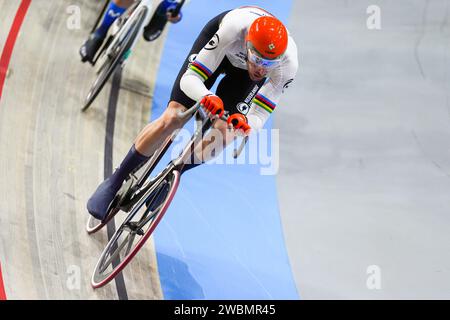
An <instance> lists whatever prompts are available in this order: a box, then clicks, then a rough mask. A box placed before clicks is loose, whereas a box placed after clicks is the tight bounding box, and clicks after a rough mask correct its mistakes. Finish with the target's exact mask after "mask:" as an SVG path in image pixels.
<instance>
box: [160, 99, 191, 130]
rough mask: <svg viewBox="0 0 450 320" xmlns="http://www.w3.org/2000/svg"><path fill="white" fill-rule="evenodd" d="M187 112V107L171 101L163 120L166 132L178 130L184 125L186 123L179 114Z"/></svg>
mask: <svg viewBox="0 0 450 320" xmlns="http://www.w3.org/2000/svg"><path fill="white" fill-rule="evenodd" d="M183 111H186V107H184V106H183V105H182V104H180V103H178V102H175V101H171V102H170V103H169V105H168V107H167V109H166V111H165V112H164V113H163V115H162V117H161V119H162V122H163V125H164V128H165V129H166V130H176V129H179V128H181V127H182V126H183V125H184V121H183V120H182V119H180V117H179V115H178V114H179V113H180V112H183Z"/></svg>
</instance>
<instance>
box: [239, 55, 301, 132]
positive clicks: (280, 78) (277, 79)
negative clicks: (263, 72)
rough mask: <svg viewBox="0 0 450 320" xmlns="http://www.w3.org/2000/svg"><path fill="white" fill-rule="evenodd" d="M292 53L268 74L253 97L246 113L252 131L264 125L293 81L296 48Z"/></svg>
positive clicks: (295, 67) (295, 72)
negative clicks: (271, 73) (266, 79)
mask: <svg viewBox="0 0 450 320" xmlns="http://www.w3.org/2000/svg"><path fill="white" fill-rule="evenodd" d="M294 53H295V54H291V55H290V56H291V58H289V59H288V60H287V61H286V62H284V63H283V64H282V65H281V66H280V67H279V68H278V69H277V70H274V72H273V75H270V78H269V80H268V81H267V82H266V83H265V84H264V85H263V86H262V88H261V89H260V90H259V92H258V94H257V95H256V96H255V98H254V99H253V101H252V103H251V106H250V111H249V113H248V114H247V119H248V123H249V125H250V127H251V128H252V132H253V133H255V132H257V131H258V130H260V129H262V128H263V127H264V125H265V123H266V121H267V120H268V119H269V117H270V115H271V114H272V113H273V111H275V109H276V107H277V104H278V102H279V101H280V99H281V97H282V95H283V93H284V92H285V91H286V90H287V89H288V88H289V86H290V85H291V84H292V82H293V81H294V79H295V76H296V74H297V70H298V61H297V52H296V48H295V52H294Z"/></svg>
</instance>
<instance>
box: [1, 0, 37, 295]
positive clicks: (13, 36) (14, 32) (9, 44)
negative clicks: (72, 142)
mask: <svg viewBox="0 0 450 320" xmlns="http://www.w3.org/2000/svg"><path fill="white" fill-rule="evenodd" d="M30 4H31V0H22V2H21V3H20V6H19V9H17V13H16V16H15V18H14V21H13V24H12V26H11V30H9V34H8V38H7V39H6V42H5V46H4V47H3V52H2V56H1V57H0V100H1V99H2V93H3V85H4V84H5V79H6V73H7V72H8V68H9V62H10V60H11V55H12V52H13V50H14V45H15V44H16V40H17V36H18V35H19V31H20V27H21V26H22V23H23V20H24V19H25V15H26V14H27V11H28V8H29V7H30ZM0 300H6V292H5V286H4V284H3V276H2V267H1V265H0Z"/></svg>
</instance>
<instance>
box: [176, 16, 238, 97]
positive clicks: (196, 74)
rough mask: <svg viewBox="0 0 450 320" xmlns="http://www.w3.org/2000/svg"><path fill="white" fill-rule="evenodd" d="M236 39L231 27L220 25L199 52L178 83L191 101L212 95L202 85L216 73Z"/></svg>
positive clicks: (224, 24)
mask: <svg viewBox="0 0 450 320" xmlns="http://www.w3.org/2000/svg"><path fill="white" fill-rule="evenodd" d="M236 38H237V31H236V30H235V27H234V26H233V25H230V24H229V23H222V25H221V26H220V28H219V30H218V31H217V33H216V34H215V35H214V36H213V38H212V39H211V40H210V41H209V42H208V44H206V46H205V47H204V48H203V49H202V50H201V51H200V52H199V54H198V55H197V57H196V58H195V61H193V62H192V63H191V64H190V65H189V68H188V70H187V71H186V73H185V74H184V75H183V77H182V78H181V81H180V88H181V90H182V91H183V92H184V93H185V94H186V95H187V96H188V97H189V98H191V99H192V100H195V101H199V100H200V99H201V98H202V97H204V96H206V95H208V94H212V92H211V91H210V90H208V89H207V88H206V86H205V84H204V82H205V81H206V80H208V78H209V77H210V76H211V75H212V74H213V73H214V72H215V71H216V69H217V68H218V66H219V65H220V63H221V62H222V60H223V59H224V58H225V54H226V51H227V48H228V46H229V45H231V44H232V43H233V41H235V39H236Z"/></svg>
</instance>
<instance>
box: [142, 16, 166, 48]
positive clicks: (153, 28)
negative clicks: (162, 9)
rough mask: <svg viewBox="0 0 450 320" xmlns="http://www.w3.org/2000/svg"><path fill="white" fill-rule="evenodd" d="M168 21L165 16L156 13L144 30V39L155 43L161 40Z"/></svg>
mask: <svg viewBox="0 0 450 320" xmlns="http://www.w3.org/2000/svg"><path fill="white" fill-rule="evenodd" d="M167 21H168V19H167V16H166V15H165V14H163V15H161V14H159V13H158V12H155V14H154V15H153V17H152V19H151V20H150V22H149V23H148V25H147V26H146V27H145V28H144V39H145V40H147V41H154V40H156V39H158V38H159V36H160V35H161V33H162V32H163V30H164V27H165V26H166V23H167Z"/></svg>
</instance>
